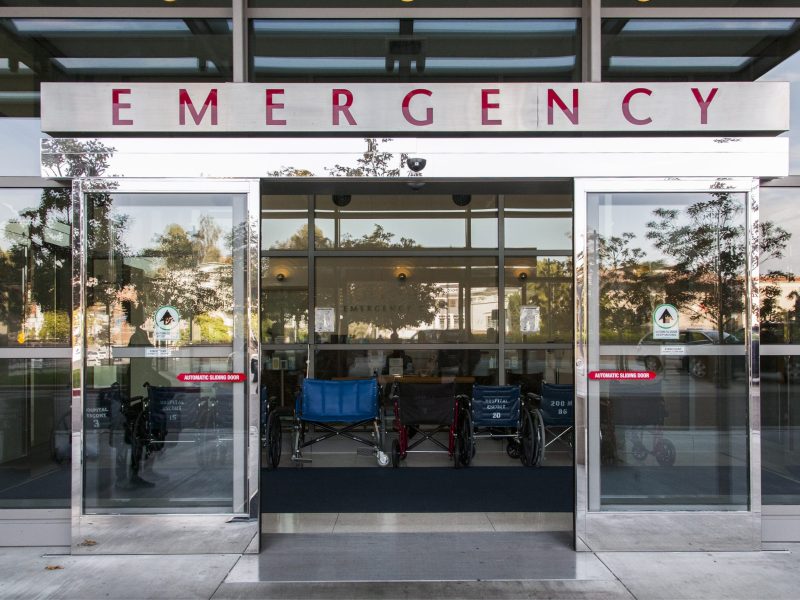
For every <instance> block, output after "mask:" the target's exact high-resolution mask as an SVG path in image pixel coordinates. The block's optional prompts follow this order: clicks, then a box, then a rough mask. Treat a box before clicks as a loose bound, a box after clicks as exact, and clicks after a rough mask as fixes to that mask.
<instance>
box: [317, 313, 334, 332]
mask: <svg viewBox="0 0 800 600" xmlns="http://www.w3.org/2000/svg"><path fill="white" fill-rule="evenodd" d="M335 316H336V312H335V311H334V309H333V308H319V307H318V308H315V309H314V331H315V332H317V333H333V332H334V331H335V329H334V321H335Z"/></svg>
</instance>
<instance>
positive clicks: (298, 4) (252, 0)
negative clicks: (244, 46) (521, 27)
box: [249, 0, 581, 9]
mask: <svg viewBox="0 0 800 600" xmlns="http://www.w3.org/2000/svg"><path fill="white" fill-rule="evenodd" d="M580 3H581V2H580V0H437V1H436V7H437V8H440V7H441V8H478V7H489V8H495V7H498V8H504V7H514V8H516V7H519V8H536V7H543V6H580ZM249 4H250V6H254V7H286V8H330V7H331V2H329V1H328V0H298V1H295V0H249ZM335 6H336V7H337V8H394V9H402V6H398V4H397V2H396V0H338V1H337V2H336V3H335Z"/></svg>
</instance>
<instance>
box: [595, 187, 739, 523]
mask: <svg viewBox="0 0 800 600" xmlns="http://www.w3.org/2000/svg"><path fill="white" fill-rule="evenodd" d="M745 197H746V195H745V194H743V193H736V192H730V191H727V189H726V186H725V184H724V183H721V184H720V185H718V186H717V191H711V192H708V193H680V192H676V193H613V194H589V195H588V197H587V199H588V222H589V229H588V231H589V238H590V239H589V244H590V248H591V250H590V252H591V254H590V260H592V261H594V267H593V270H592V271H590V281H589V295H590V298H593V300H590V307H593V308H590V310H591V311H593V312H592V314H591V315H590V332H591V333H590V335H595V336H597V338H599V339H597V340H596V343H597V344H598V350H597V352H598V355H597V357H596V358H595V359H594V360H595V361H596V362H595V363H594V367H593V368H595V369H597V370H598V371H600V372H604V373H614V372H622V373H633V374H634V375H635V374H642V377H641V378H637V379H636V380H627V381H625V380H623V381H619V380H611V381H605V380H602V379H601V380H600V381H597V382H594V383H592V384H591V385H592V386H593V387H594V393H595V394H596V396H595V399H596V401H597V402H598V403H599V423H600V425H599V426H600V432H599V433H600V442H599V444H600V448H599V450H600V456H599V459H600V468H599V477H600V508H601V509H602V510H615V511H616V510H625V509H632V510H641V509H648V508H651V509H653V508H659V507H661V508H663V507H666V506H671V507H672V508H674V507H680V508H681V509H682V510H708V509H711V508H712V507H713V509H714V510H725V509H729V510H745V509H746V508H747V506H748V478H749V475H748V446H747V444H748V430H747V428H748V416H747V415H748V389H749V387H748V377H749V375H748V368H747V360H746V356H745V345H744V344H745V338H744V331H745V327H746V323H747V320H746V311H747V303H746V294H745V285H746V268H747V265H746V250H745V231H746V229H745V228H746V211H745V206H746V205H745Z"/></svg>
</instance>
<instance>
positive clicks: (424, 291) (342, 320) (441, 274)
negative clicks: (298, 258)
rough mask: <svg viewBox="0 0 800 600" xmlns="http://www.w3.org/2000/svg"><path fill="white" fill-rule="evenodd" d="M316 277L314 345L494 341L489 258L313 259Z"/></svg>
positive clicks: (493, 265) (493, 266)
mask: <svg viewBox="0 0 800 600" xmlns="http://www.w3.org/2000/svg"><path fill="white" fill-rule="evenodd" d="M316 278H317V279H316V301H315V307H316V309H315V320H316V321H317V323H316V331H317V332H318V339H319V341H320V342H322V343H351V342H384V343H386V342H402V343H428V344H432V343H458V342H466V341H481V342H490V343H494V342H496V341H497V329H496V319H497V317H496V314H497V308H498V306H497V303H498V302H497V301H498V297H497V261H496V259H492V258H449V257H442V258H390V257H385V258H356V257H353V258H344V259H340V258H320V259H318V260H317V272H316ZM323 319H325V321H324V322H323ZM493 319H494V320H493ZM493 325H494V326H493Z"/></svg>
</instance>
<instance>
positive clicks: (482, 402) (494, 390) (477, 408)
mask: <svg viewBox="0 0 800 600" xmlns="http://www.w3.org/2000/svg"><path fill="white" fill-rule="evenodd" d="M519 409H520V388H519V386H518V385H475V386H473V387H472V410H471V412H472V424H473V426H475V427H517V425H519Z"/></svg>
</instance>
